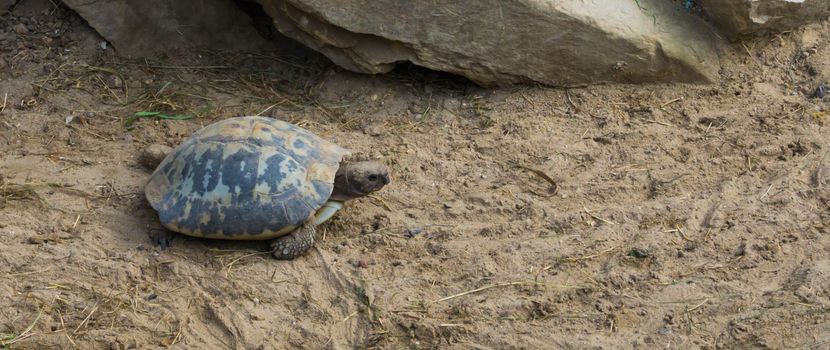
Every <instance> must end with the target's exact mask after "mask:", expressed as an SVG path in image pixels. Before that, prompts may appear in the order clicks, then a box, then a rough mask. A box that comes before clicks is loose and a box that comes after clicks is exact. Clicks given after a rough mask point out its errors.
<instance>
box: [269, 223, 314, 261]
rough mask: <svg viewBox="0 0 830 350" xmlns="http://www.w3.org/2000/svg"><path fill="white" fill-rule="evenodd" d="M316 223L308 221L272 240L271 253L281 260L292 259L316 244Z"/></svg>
mask: <svg viewBox="0 0 830 350" xmlns="http://www.w3.org/2000/svg"><path fill="white" fill-rule="evenodd" d="M316 231H317V230H316V229H315V227H314V224H312V223H310V222H307V223H305V224H304V225H302V226H300V227H297V229H296V230H294V232H291V233H289V234H287V235H285V236H282V237H279V238H275V239H274V240H272V241H271V254H273V255H274V257H275V258H277V259H279V260H292V259H294V258H296V257H298V256H300V255H303V253H305V252H306V251H308V250H309V249H311V247H312V246H314V233H315V232H316Z"/></svg>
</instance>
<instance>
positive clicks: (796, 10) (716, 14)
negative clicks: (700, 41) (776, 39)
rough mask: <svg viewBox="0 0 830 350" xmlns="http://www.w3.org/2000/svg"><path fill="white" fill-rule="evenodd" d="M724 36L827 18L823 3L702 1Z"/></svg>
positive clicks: (778, 29) (811, 0)
mask: <svg viewBox="0 0 830 350" xmlns="http://www.w3.org/2000/svg"><path fill="white" fill-rule="evenodd" d="M699 2H700V4H701V5H702V6H703V8H704V9H705V10H706V12H707V13H708V14H709V15H710V16H711V17H712V19H713V20H714V21H715V22H716V23H717V24H718V26H719V27H720V29H721V30H722V31H723V32H724V34H726V36H727V37H728V38H729V39H731V40H735V39H738V38H740V37H742V36H747V35H753V34H763V33H770V32H772V33H775V32H782V31H786V30H790V29H794V28H797V27H800V26H802V25H805V24H808V23H811V22H817V21H820V20H825V19H827V18H828V17H830V2H827V1H826V0H701V1H699Z"/></svg>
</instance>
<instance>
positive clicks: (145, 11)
mask: <svg viewBox="0 0 830 350" xmlns="http://www.w3.org/2000/svg"><path fill="white" fill-rule="evenodd" d="M0 1H3V0H0ZM63 2H64V3H65V4H66V5H68V6H69V7H70V8H72V9H73V10H74V11H76V12H77V13H78V14H79V15H81V17H83V18H84V19H85V20H86V21H87V22H88V23H89V24H90V26H92V28H94V29H95V30H96V31H97V32H98V33H99V34H100V35H101V36H103V37H104V38H105V39H107V41H109V42H110V44H112V46H113V47H115V49H116V51H118V53H119V54H120V55H122V56H126V57H136V58H137V57H157V56H159V55H170V56H172V55H176V54H177V53H181V52H183V51H186V50H197V49H205V50H247V51H258V50H260V49H261V48H262V47H264V46H263V45H265V40H264V39H263V38H262V37H261V36H260V35H259V34H258V33H257V32H256V29H254V27H253V25H252V24H251V18H250V17H248V15H246V14H245V13H243V12H242V11H241V10H240V9H239V8H238V7H236V5H234V3H233V1H231V0H202V1H185V0H182V1H167V0H108V1H97V0H63Z"/></svg>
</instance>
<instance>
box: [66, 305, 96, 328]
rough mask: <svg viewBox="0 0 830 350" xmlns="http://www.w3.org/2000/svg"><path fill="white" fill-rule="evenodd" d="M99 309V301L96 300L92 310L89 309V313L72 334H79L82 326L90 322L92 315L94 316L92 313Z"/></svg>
mask: <svg viewBox="0 0 830 350" xmlns="http://www.w3.org/2000/svg"><path fill="white" fill-rule="evenodd" d="M97 310H98V302H97V301H96V302H95V306H94V307H93V308H92V310H90V311H89V315H86V318H84V320H83V321H81V323H80V324H79V325H78V327H77V328H75V331H73V332H72V334H73V335H75V334H77V333H78V331H79V330H81V327H83V326H84V325H85V324H86V323H87V322H89V319H90V317H92V314H94V313H95V311H97Z"/></svg>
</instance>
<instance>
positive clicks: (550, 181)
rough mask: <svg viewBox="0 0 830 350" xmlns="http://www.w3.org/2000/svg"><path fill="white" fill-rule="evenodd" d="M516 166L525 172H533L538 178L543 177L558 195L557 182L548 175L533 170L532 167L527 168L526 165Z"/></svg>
mask: <svg viewBox="0 0 830 350" xmlns="http://www.w3.org/2000/svg"><path fill="white" fill-rule="evenodd" d="M516 166H517V167H519V168H522V169H524V170H527V171H529V172H532V173H534V174H536V175H537V176H539V177H541V178H542V179H544V180H545V181H547V182H548V183H549V184H550V185H551V186H553V193H556V192H557V191H559V185H558V184H557V183H556V181H555V180H554V179H553V178H551V177H550V176H548V174H546V173H545V172H544V171H541V170H538V169H534V168H531V167H527V166H524V165H521V164H518V165H516Z"/></svg>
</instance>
